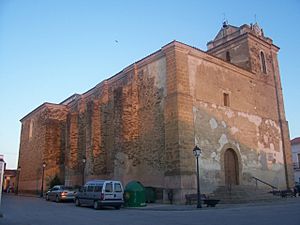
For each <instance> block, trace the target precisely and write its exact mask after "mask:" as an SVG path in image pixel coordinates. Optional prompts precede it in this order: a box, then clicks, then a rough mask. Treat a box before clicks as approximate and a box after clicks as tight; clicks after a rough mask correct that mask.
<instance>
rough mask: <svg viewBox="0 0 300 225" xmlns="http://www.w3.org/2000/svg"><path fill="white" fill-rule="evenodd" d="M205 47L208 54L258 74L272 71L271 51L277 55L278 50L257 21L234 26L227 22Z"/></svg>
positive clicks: (266, 73)
mask: <svg viewBox="0 0 300 225" xmlns="http://www.w3.org/2000/svg"><path fill="white" fill-rule="evenodd" d="M207 48H208V50H207V52H208V53H209V54H212V55H214V56H217V57H218V58H221V59H223V60H225V61H228V62H230V63H232V64H235V65H237V66H239V67H242V68H244V69H246V70H248V71H251V72H253V73H255V74H260V75H268V74H272V73H273V72H274V71H273V65H272V64H273V60H276V59H274V58H273V56H272V51H273V52H274V53H275V55H277V52H278V50H279V48H278V47H277V46H275V45H273V41H272V39H270V38H268V37H265V36H264V32H263V30H262V29H261V28H260V27H259V25H258V24H257V23H255V24H250V25H247V24H244V25H242V26H240V27H235V26H232V25H229V24H228V23H227V22H224V23H223V26H222V28H221V30H220V31H219V32H218V34H217V36H216V37H215V38H214V40H212V41H210V42H208V43H207ZM276 57H277V56H276Z"/></svg>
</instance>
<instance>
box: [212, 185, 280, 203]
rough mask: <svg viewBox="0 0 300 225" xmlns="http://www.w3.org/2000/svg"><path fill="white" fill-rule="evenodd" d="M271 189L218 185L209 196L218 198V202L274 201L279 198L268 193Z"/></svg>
mask: <svg viewBox="0 0 300 225" xmlns="http://www.w3.org/2000/svg"><path fill="white" fill-rule="evenodd" d="M270 191H271V189H268V188H256V187H255V186H247V185H236V186H231V187H230V188H229V187H225V186H220V187H218V188H217V189H216V190H215V191H214V192H213V193H212V194H211V196H210V197H211V198H216V199H220V200H221V201H220V204H222V203H224V204H227V203H251V202H260V201H268V202H269V201H276V200H278V199H281V198H280V197H279V196H274V195H273V194H272V193H269V192H270Z"/></svg>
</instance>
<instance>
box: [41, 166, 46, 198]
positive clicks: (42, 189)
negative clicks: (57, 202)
mask: <svg viewBox="0 0 300 225" xmlns="http://www.w3.org/2000/svg"><path fill="white" fill-rule="evenodd" d="M46 166H47V164H46V163H45V162H43V173H42V186H41V198H42V197H43V192H44V173H45V167H46Z"/></svg>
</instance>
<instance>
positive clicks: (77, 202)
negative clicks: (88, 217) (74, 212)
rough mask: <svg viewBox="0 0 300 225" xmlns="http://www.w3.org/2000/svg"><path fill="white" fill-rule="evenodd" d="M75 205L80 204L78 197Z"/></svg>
mask: <svg viewBox="0 0 300 225" xmlns="http://www.w3.org/2000/svg"><path fill="white" fill-rule="evenodd" d="M75 205H76V206H80V201H79V199H78V198H76V199H75Z"/></svg>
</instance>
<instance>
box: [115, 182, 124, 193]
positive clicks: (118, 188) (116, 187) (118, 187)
mask: <svg viewBox="0 0 300 225" xmlns="http://www.w3.org/2000/svg"><path fill="white" fill-rule="evenodd" d="M115 192H122V188H121V185H120V184H118V183H116V184H115Z"/></svg>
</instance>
